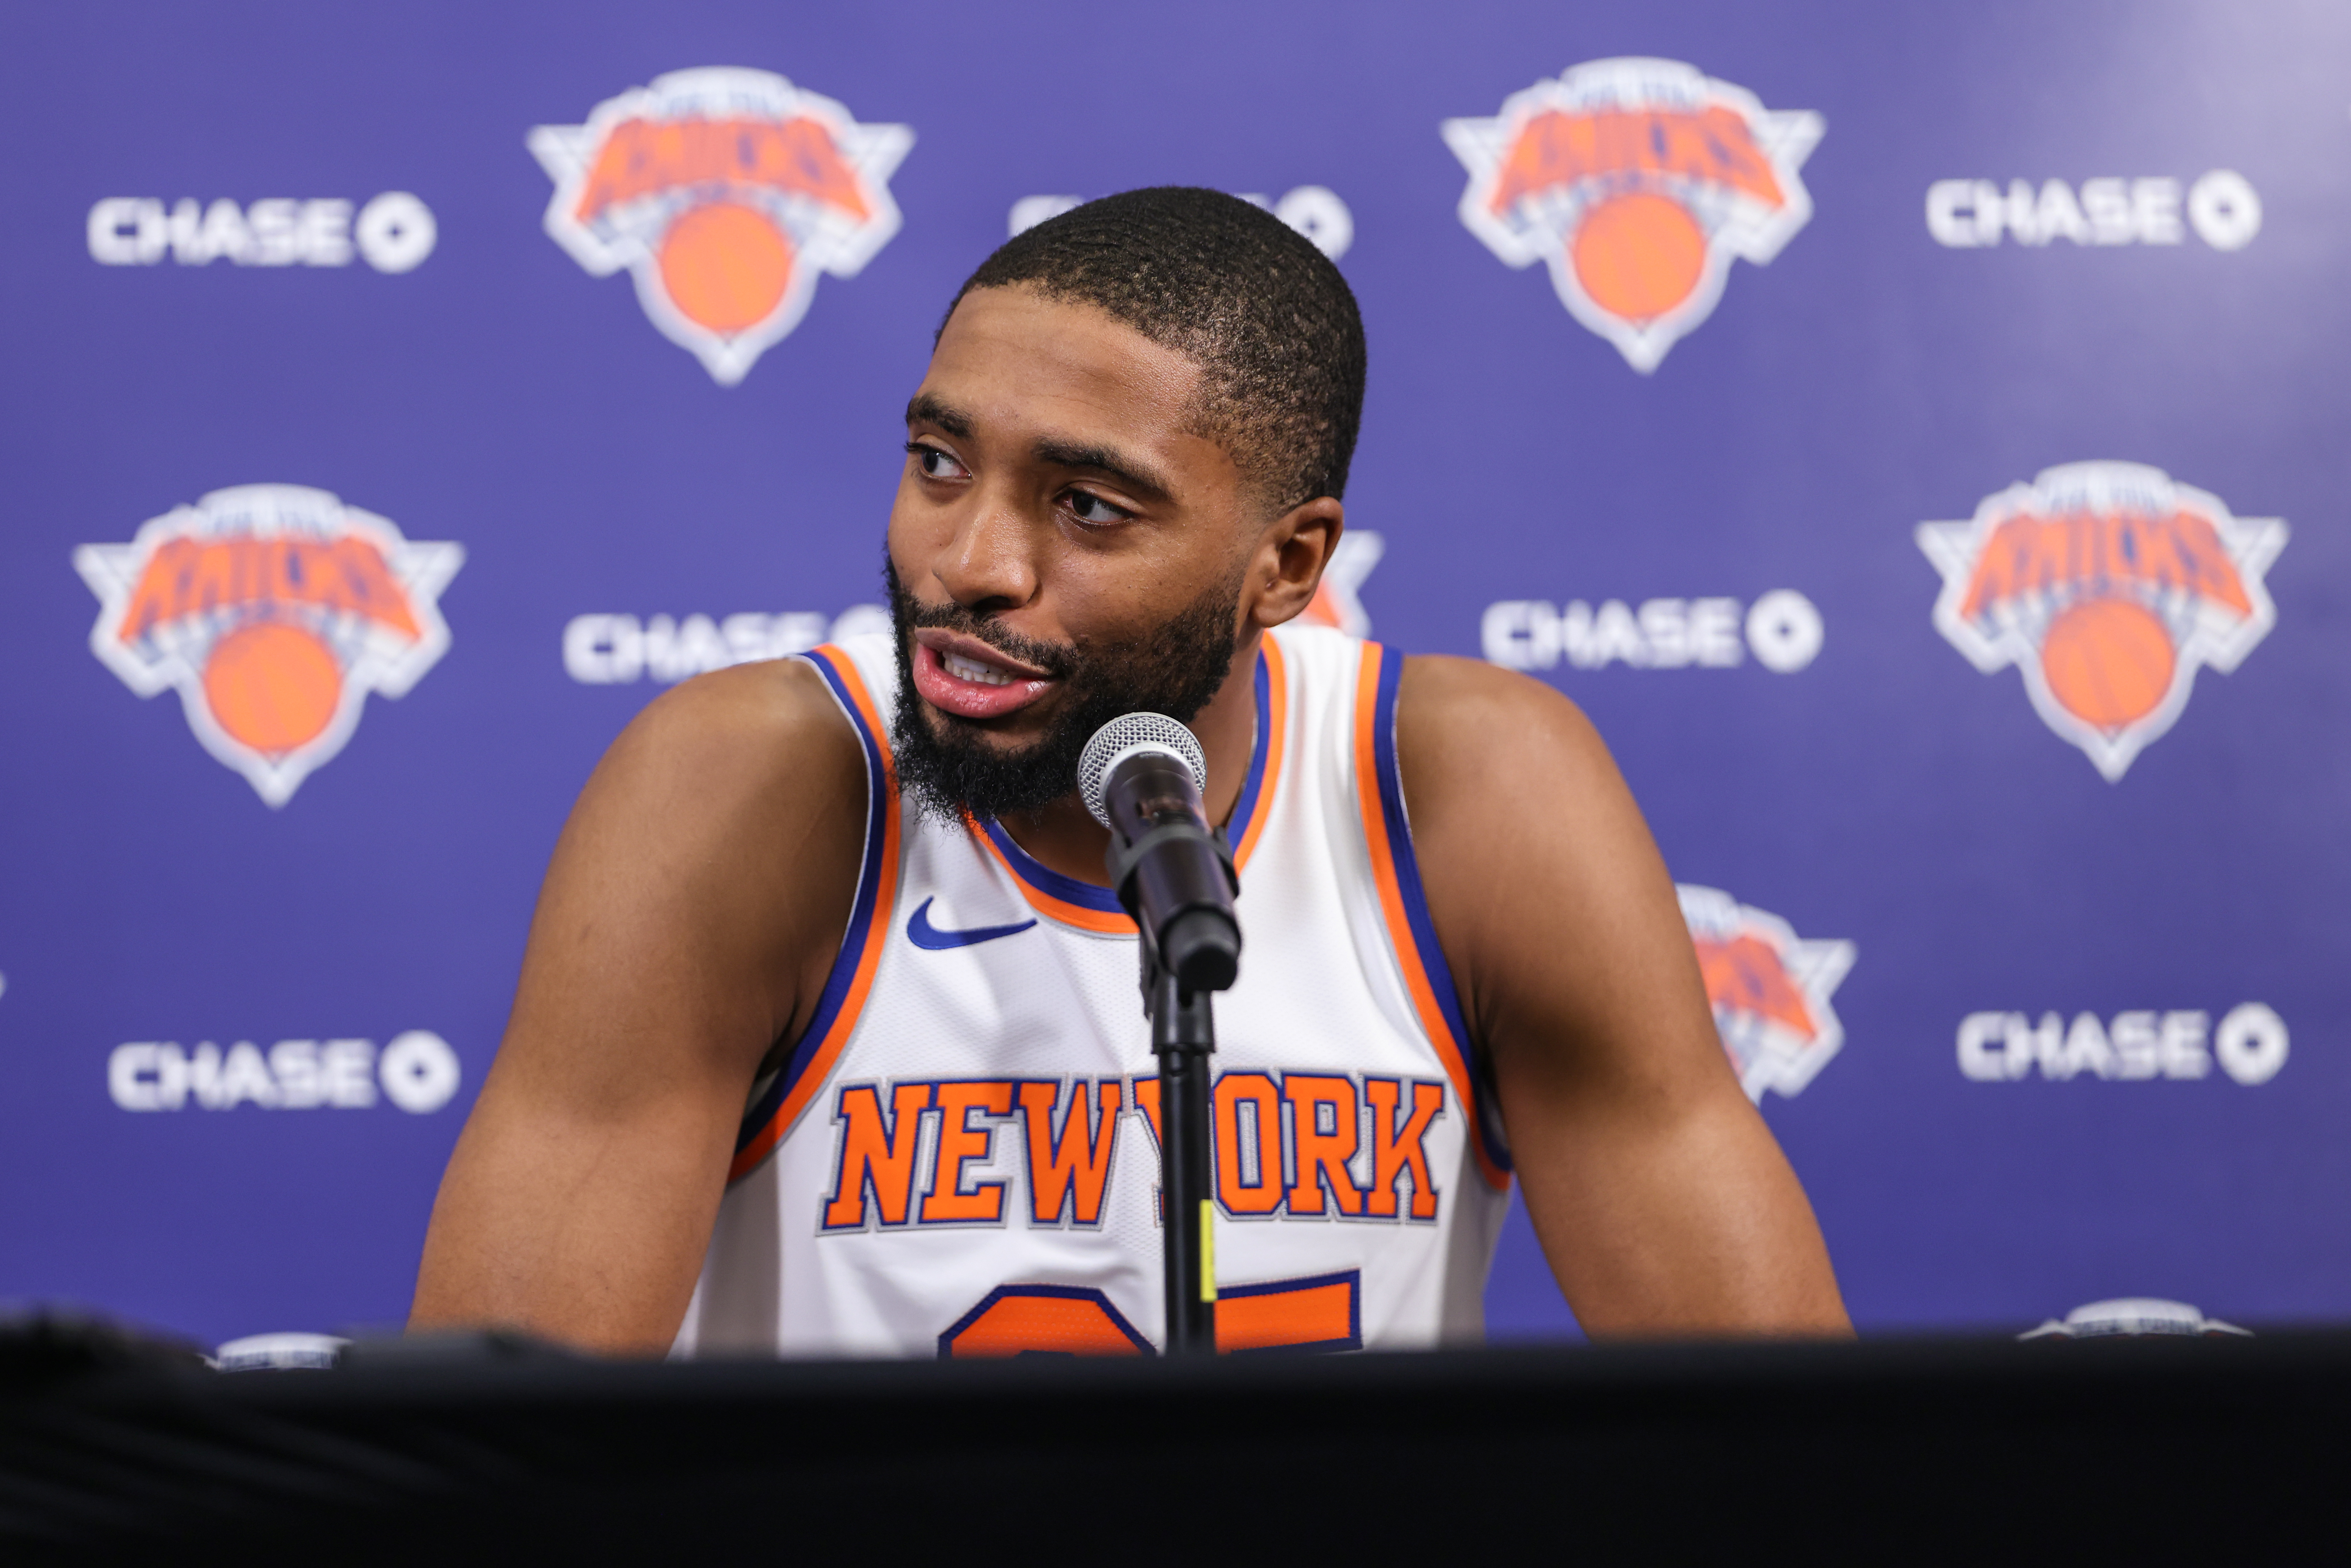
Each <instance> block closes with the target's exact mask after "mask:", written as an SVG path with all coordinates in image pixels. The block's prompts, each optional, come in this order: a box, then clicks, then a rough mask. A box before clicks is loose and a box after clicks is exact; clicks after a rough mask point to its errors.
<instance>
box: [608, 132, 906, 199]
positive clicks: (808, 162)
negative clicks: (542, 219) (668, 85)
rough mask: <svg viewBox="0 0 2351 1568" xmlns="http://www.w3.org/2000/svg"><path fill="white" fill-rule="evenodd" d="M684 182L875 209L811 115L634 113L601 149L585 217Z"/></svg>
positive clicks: (670, 188) (838, 151)
mask: <svg viewBox="0 0 2351 1568" xmlns="http://www.w3.org/2000/svg"><path fill="white" fill-rule="evenodd" d="M683 185H738V186H739V185H748V186H753V187H758V188H761V189H766V190H770V191H778V192H782V193H787V194H791V195H801V196H810V197H813V198H814V199H815V200H817V201H820V202H822V203H824V204H826V205H827V206H831V207H838V208H840V209H841V211H842V212H845V213H848V214H851V215H852V216H853V217H856V218H858V219H861V220H862V219H864V218H866V217H868V216H870V215H871V212H870V209H868V208H867V206H866V204H865V196H864V193H862V191H860V190H859V189H858V184H857V175H856V173H855V172H853V171H852V169H851V168H850V167H849V165H848V164H847V163H845V162H842V161H841V152H840V150H839V149H838V148H836V147H834V146H833V144H832V133H831V131H827V130H825V128H824V127H823V126H822V125H821V124H820V123H818V122H817V121H816V120H810V119H809V118H808V117H806V116H805V115H803V116H801V117H800V118H799V119H797V120H785V121H783V122H781V123H780V124H779V123H778V122H777V121H775V120H755V119H750V118H746V117H737V118H733V119H726V120H700V119H695V120H622V122H621V123H620V124H618V125H616V126H614V127H612V131H611V134H610V135H609V136H607V137H605V138H604V144H603V146H601V147H600V148H599V149H597V152H596V162H595V166H594V167H593V168H592V169H590V171H589V174H588V180H587V183H585V184H584V185H583V186H582V187H581V188H580V206H579V208H578V216H579V217H580V221H581V222H583V223H586V222H589V221H590V220H592V219H594V218H595V217H596V216H597V215H598V214H601V213H602V212H604V211H605V210H606V209H607V208H610V207H614V206H618V205H619V204H622V203H623V202H628V201H633V200H635V199H636V198H637V197H639V196H643V195H650V194H652V193H655V192H658V191H669V190H674V189H676V188H678V187H679V186H683Z"/></svg>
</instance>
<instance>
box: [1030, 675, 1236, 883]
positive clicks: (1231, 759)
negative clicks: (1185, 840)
mask: <svg viewBox="0 0 2351 1568" xmlns="http://www.w3.org/2000/svg"><path fill="white" fill-rule="evenodd" d="M1260 635H1262V633H1260ZM1257 654H1258V639H1257V638H1256V637H1251V638H1249V640H1248V641H1247V642H1246V643H1242V644H1241V646H1240V647H1239V648H1238V650H1237V651H1236V652H1235V653H1234V654H1233V665H1232V673H1231V674H1228V676H1226V677H1225V684H1224V685H1222V686H1220V687H1218V688H1217V695H1215V696H1214V697H1213V698H1211V699H1210V700H1209V703H1208V706H1207V707H1204V708H1202V709H1201V710H1200V711H1199V712H1198V713H1196V714H1195V715H1194V716H1193V717H1192V724H1191V730H1192V733H1193V734H1194V735H1195V736H1196V737H1199V741H1200V750H1201V753H1202V754H1203V755H1204V756H1206V757H1207V761H1208V788H1207V791H1206V793H1205V797H1204V799H1203V801H1202V803H1203V804H1204V805H1205V806H1207V811H1208V821H1210V822H1214V823H1222V822H1224V821H1227V820H1228V819H1229V818H1230V817H1231V816H1232V814H1233V807H1234V806H1235V805H1236V804H1237V803H1238V801H1239V800H1240V798H1241V785H1242V784H1243V783H1244V782H1245V781H1246V780H1247V779H1248V778H1249V754H1250V752H1251V750H1252V749H1253V748H1254V747H1255V745H1256V742H1257V680H1256V674H1257ZM1001 825H1002V826H1003V829H1004V831H1006V832H1008V833H1009V834H1011V835H1012V841H1013V842H1015V843H1017V844H1019V846H1020V847H1021V848H1022V849H1024V850H1026V851H1028V852H1029V855H1030V856H1031V857H1032V858H1033V859H1035V860H1036V861H1037V862H1038V863H1039V864H1040V865H1042V866H1044V867H1045V868H1046V869H1047V870H1049V871H1057V872H1060V873H1061V874H1062V875H1063V876H1067V877H1074V878H1075V879H1077V880H1078V881H1080V882H1090V883H1093V884H1094V885H1095V886H1097V887H1099V886H1102V884H1103V883H1104V882H1105V881H1106V880H1107V877H1108V873H1105V872H1104V871H1103V869H1102V856H1103V852H1104V851H1105V850H1107V849H1108V848H1109V847H1110V830H1108V829H1107V828H1104V827H1103V826H1102V824H1101V823H1100V822H1097V821H1094V819H1093V813H1092V812H1091V811H1089V810H1086V805H1085V802H1084V801H1083V800H1080V799H1079V798H1078V795H1077V792H1076V791H1075V790H1072V791H1071V792H1070V793H1069V794H1067V795H1065V796H1063V797H1062V798H1061V800H1056V801H1054V802H1053V803H1052V804H1051V805H1050V806H1048V807H1046V808H1045V809H1044V810H1041V811H1024V812H1019V813H1017V814H1015V815H1012V816H1009V817H1007V818H1005V819H1003V821H1002V824H1001Z"/></svg>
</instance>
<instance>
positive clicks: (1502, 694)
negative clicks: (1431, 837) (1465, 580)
mask: <svg viewBox="0 0 2351 1568" xmlns="http://www.w3.org/2000/svg"><path fill="white" fill-rule="evenodd" d="M1396 753H1397V760H1398V764H1399V766H1400V767H1401V768H1402V769H1403V771H1404V782H1405V800H1407V801H1408V802H1410V807H1411V810H1412V813H1413V821H1414V831H1415V832H1416V834H1417V833H1418V832H1419V831H1420V827H1421V819H1422V817H1423V815H1424V808H1425V809H1426V812H1427V813H1430V814H1436V813H1444V812H1449V811H1451V810H1455V809H1457V808H1458V809H1461V810H1470V811H1479V812H1482V811H1484V810H1488V809H1490V808H1497V807H1500V806H1503V805H1506V804H1508V803H1509V802H1510V800H1512V799H1521V800H1526V802H1527V804H1529V805H1530V806H1532V805H1534V804H1535V803H1536V801H1537V800H1554V801H1555V800H1557V798H1558V796H1559V792H1560V789H1561V788H1562V786H1563V785H1570V784H1572V783H1573V782H1574V781H1575V779H1577V778H1579V777H1582V778H1583V779H1585V780H1586V781H1587V782H1595V783H1596V782H1599V781H1600V780H1602V779H1609V780H1613V779H1614V777H1615V764H1614V762H1613V761H1612V760H1611V759H1610V758H1609V756H1608V747H1606V746H1605V745H1604V743H1603V742H1602V740H1601V738H1600V735H1599V732H1598V731H1597V730H1595V729H1593V727H1592V721H1591V720H1590V719H1587V718H1586V717H1584V716H1583V709H1581V708H1579V707H1577V706H1575V704H1573V702H1570V701H1569V700H1568V699H1567V698H1566V697H1565V696H1563V695H1561V694H1560V693H1559V692H1558V691H1557V690H1555V689H1554V688H1552V687H1551V686H1549V685H1544V684H1543V683H1542V682H1541V681H1538V680H1535V679H1533V678H1531V677H1530V676H1527V675H1522V674H1517V673H1516V672H1514V671H1510V670H1505V669H1500V668H1499V667H1497V666H1495V665H1493V664H1486V663H1484V662H1482V661H1480V660H1477V659H1461V658H1454V657H1450V656H1447V655H1445V654H1428V653H1425V654H1417V655H1415V656H1413V657H1410V658H1407V659H1405V662H1404V675H1403V678H1402V679H1401V681H1400V682H1399V683H1398V685H1397V690H1396ZM1562 768H1564V769H1566V770H1567V771H1566V773H1565V775H1564V776H1562ZM1527 789H1537V790H1540V794H1539V795H1534V796H1526V795H1521V794H1520V791H1521V790H1527Z"/></svg>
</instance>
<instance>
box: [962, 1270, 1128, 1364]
mask: <svg viewBox="0 0 2351 1568" xmlns="http://www.w3.org/2000/svg"><path fill="white" fill-rule="evenodd" d="M1153 1354H1157V1353H1156V1352H1155V1351H1154V1350H1153V1349H1152V1348H1151V1342H1150V1341H1149V1340H1147V1339H1144V1337H1143V1336H1142V1335H1141V1334H1139V1333H1135V1332H1134V1324H1132V1323H1130V1322H1127V1321H1126V1318H1125V1316H1124V1315H1123V1313H1121V1312H1119V1310H1118V1309H1117V1308H1116V1307H1114V1306H1113V1305H1112V1304H1111V1301H1110V1298H1109V1297H1108V1296H1105V1295H1103V1294H1102V1292H1101V1291H1097V1290H1093V1289H1091V1288H1090V1287H1086V1286H1082V1285H998V1287H997V1288H996V1289H995V1290H993V1291H989V1292H988V1293H987V1295H986V1296H985V1297H983V1298H982V1299H981V1301H980V1303H979V1304H978V1305H977V1306H976V1307H974V1308H972V1310H971V1311H969V1312H966V1313H964V1315H963V1316H962V1318H961V1319H960V1320H958V1321H957V1322H956V1325H955V1326H954V1327H953V1328H951V1329H949V1330H947V1332H946V1333H943V1334H941V1335H939V1359H940V1360H942V1361H954V1360H956V1359H958V1358H961V1357H967V1356H968V1357H975V1358H977V1357H986V1356H1006V1355H1153Z"/></svg>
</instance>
